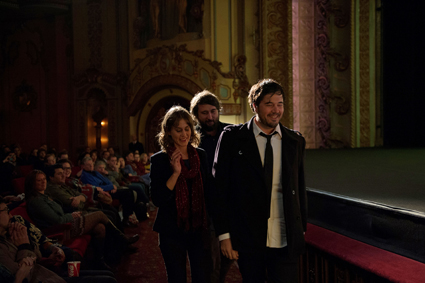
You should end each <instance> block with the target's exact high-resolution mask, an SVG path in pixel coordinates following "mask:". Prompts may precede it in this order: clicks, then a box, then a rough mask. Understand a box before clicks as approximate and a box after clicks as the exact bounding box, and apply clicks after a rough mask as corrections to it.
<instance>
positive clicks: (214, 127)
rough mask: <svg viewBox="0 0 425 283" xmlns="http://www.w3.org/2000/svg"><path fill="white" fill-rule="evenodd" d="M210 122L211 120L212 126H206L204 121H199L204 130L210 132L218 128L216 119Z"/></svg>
mask: <svg viewBox="0 0 425 283" xmlns="http://www.w3.org/2000/svg"><path fill="white" fill-rule="evenodd" d="M212 122H213V124H212V126H208V125H207V124H205V123H201V127H202V129H203V130H204V131H206V132H211V131H214V130H216V129H217V128H218V121H212Z"/></svg>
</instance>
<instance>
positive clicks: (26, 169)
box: [18, 164, 34, 177]
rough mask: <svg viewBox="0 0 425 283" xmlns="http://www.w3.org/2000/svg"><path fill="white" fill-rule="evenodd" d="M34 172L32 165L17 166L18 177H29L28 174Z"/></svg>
mask: <svg viewBox="0 0 425 283" xmlns="http://www.w3.org/2000/svg"><path fill="white" fill-rule="evenodd" d="M32 170H34V165H32V164H30V165H21V166H18V173H19V176H21V177H26V176H28V175H29V173H30V172H31V171H32Z"/></svg>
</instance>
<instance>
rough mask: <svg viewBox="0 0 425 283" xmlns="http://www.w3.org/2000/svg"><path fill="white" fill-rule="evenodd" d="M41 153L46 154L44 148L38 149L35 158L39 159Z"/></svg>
mask: <svg viewBox="0 0 425 283" xmlns="http://www.w3.org/2000/svg"><path fill="white" fill-rule="evenodd" d="M42 151H44V152H45V153H47V151H46V150H45V149H44V148H39V149H38V151H37V157H40V155H41V152H42ZM46 157H47V154H46Z"/></svg>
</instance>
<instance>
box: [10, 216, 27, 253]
mask: <svg viewBox="0 0 425 283" xmlns="http://www.w3.org/2000/svg"><path fill="white" fill-rule="evenodd" d="M9 234H10V239H11V240H12V243H13V244H14V245H15V246H17V247H19V246H20V245H22V244H29V243H30V240H29V239H28V234H27V227H25V226H24V225H22V224H20V223H18V222H14V223H11V224H10V226H9Z"/></svg>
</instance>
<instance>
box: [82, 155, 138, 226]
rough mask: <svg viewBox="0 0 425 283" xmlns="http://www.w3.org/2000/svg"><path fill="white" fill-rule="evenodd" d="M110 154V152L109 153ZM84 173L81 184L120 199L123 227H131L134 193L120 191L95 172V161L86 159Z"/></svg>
mask: <svg viewBox="0 0 425 283" xmlns="http://www.w3.org/2000/svg"><path fill="white" fill-rule="evenodd" d="M108 153H109V152H108ZM82 168H83V172H82V174H81V178H80V179H81V182H83V183H84V184H90V185H93V186H96V187H100V188H102V189H103V190H104V191H105V192H109V193H110V194H111V196H112V198H113V199H118V200H119V201H120V202H121V204H122V210H123V225H124V226H131V222H129V219H128V218H129V216H130V215H132V214H133V211H134V196H133V191H130V190H125V189H120V190H118V188H117V187H116V186H115V185H114V184H112V182H111V181H110V180H109V179H108V178H106V177H105V176H103V175H102V174H101V173H99V172H97V171H95V170H94V164H93V160H92V159H91V158H90V157H85V158H84V159H83V161H82Z"/></svg>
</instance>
